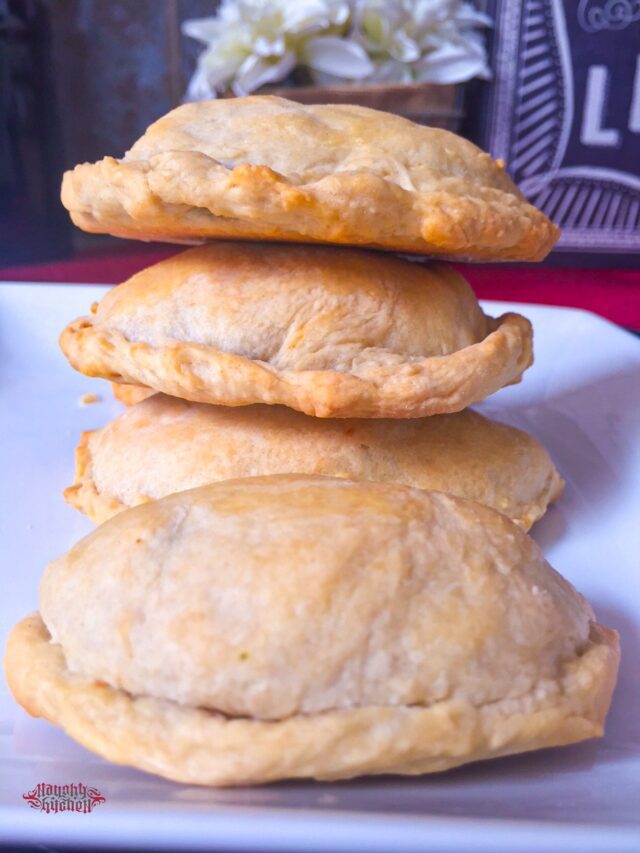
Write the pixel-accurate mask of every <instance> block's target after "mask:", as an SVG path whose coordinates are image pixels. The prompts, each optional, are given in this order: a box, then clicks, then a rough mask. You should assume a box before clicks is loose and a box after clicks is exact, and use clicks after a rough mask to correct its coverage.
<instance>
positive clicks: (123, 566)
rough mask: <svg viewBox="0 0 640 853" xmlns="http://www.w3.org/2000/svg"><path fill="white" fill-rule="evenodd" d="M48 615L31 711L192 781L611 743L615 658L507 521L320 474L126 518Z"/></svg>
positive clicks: (18, 658)
mask: <svg viewBox="0 0 640 853" xmlns="http://www.w3.org/2000/svg"><path fill="white" fill-rule="evenodd" d="M40 613H41V616H40V615H37V614H36V615H34V616H32V617H29V618H28V619H26V620H24V621H23V622H21V623H20V624H19V625H18V626H16V628H15V629H14V630H13V632H12V634H11V636H10V638H9V643H8V648H7V655H6V660H5V666H6V672H7V677H8V681H9V685H10V687H11V690H12V692H13V694H14V696H15V697H16V699H17V700H18V701H19V702H20V704H21V705H23V707H25V708H26V709H27V710H28V711H29V712H30V713H31V714H33V715H37V716H43V717H45V718H47V719H48V720H50V721H52V722H54V723H56V724H58V725H60V726H62V727H63V728H64V729H65V730H66V731H67V733H68V734H70V735H71V736H72V737H74V738H76V739H77V740H78V741H79V742H80V743H82V744H83V745H84V746H86V747H88V748H89V749H92V750H94V751H95V752H97V753H99V754H100V755H102V756H103V757H105V758H108V759H110V760H111V761H116V762H118V763H123V764H131V765H134V766H136V767H139V768H141V769H144V770H147V771H150V772H152V773H158V774H160V775H163V776H167V777H169V778H171V779H175V780H178V781H182V782H188V783H194V784H210V785H239V784H253V783H256V782H267V781H270V780H274V779H281V778H293V777H315V778H319V779H336V778H349V777H352V776H357V775H362V774H376V773H403V774H418V773H428V772H433V771H439V770H445V769H447V768H449V767H454V766H456V765H459V764H464V763H465V762H468V761H476V760H478V759H485V758H491V757H495V756H500V755H507V754H510V753H517V752H524V751H527V750H532V749H539V748H541V747H549V746H559V745H562V744H567V743H573V742H576V741H580V740H584V739H586V738H592V737H598V736H600V735H601V734H602V732H603V725H604V719H605V716H606V713H607V710H608V707H609V702H610V699H611V694H612V690H613V686H614V682H615V678H616V671H617V665H618V657H619V651H618V638H617V634H616V633H615V632H614V631H611V630H608V629H606V628H603V627H601V626H600V625H598V624H597V623H596V622H595V618H594V615H593V612H592V610H591V608H590V606H589V604H588V603H587V602H586V601H585V600H584V599H583V598H582V596H580V595H579V594H578V593H577V592H576V591H575V590H574V589H573V587H572V586H571V585H570V584H569V583H568V582H567V581H565V580H564V579H563V578H562V577H561V576H560V575H558V574H557V573H556V572H554V571H553V569H551V568H550V566H549V565H548V564H547V563H545V561H544V559H543V557H542V554H541V553H540V550H539V549H538V547H537V546H536V545H535V543H534V542H533V541H532V540H531V539H530V538H529V537H528V536H527V535H526V534H525V533H523V532H522V531H521V530H520V528H518V527H517V526H515V525H514V524H512V522H510V521H509V520H508V519H507V518H506V517H505V516H503V515H500V514H499V513H496V512H495V511H494V510H491V509H489V508H487V507H484V506H482V505H480V504H477V503H473V502H471V501H465V500H461V499H459V498H454V497H451V496H449V495H445V494H442V493H438V492H424V491H421V490H418V489H409V488H407V487H405V486H397V485H389V484H371V483H355V482H351V481H348V480H335V479H331V478H321V477H304V476H298V477H291V476H281V477H265V478H250V479H247V480H235V481H225V482H219V483H216V484H214V485H210V486H204V487H202V488H200V489H194V490H192V491H188V492H181V493H178V494H175V495H171V496H170V497H167V498H164V499H163V500H161V501H156V502H153V503H148V504H144V505H142V506H139V507H136V508H134V509H130V510H127V511H126V512H122V513H120V514H119V515H117V516H115V517H114V518H112V519H111V520H110V521H107V522H106V523H105V524H103V525H102V526H101V527H99V528H97V529H96V530H95V531H94V532H93V533H92V534H90V535H89V536H87V537H86V538H85V539H83V540H82V541H81V542H79V543H78V544H77V545H76V546H75V547H74V548H72V549H71V551H70V552H69V553H68V554H67V555H66V556H65V557H62V558H60V559H59V560H56V561H54V562H53V563H52V564H51V565H50V566H49V568H48V569H47V571H46V573H45V576H44V579H43V582H42V585H41V589H40ZM87 613H90V614H91V618H90V619H87V618H86V614H87Z"/></svg>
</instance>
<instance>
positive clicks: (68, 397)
mask: <svg viewBox="0 0 640 853" xmlns="http://www.w3.org/2000/svg"><path fill="white" fill-rule="evenodd" d="M103 292H104V288H102V287H89V286H79V285H71V286H60V285H52V286H48V285H24V284H19V285H4V286H2V287H0V322H1V339H0V341H1V347H2V351H1V357H0V419H1V421H0V447H1V448H2V455H3V459H2V468H1V469H0V470H1V472H2V473H1V475H0V476H1V478H2V489H1V491H2V494H1V501H2V503H1V505H0V525H1V526H0V542H1V543H2V545H1V549H2V550H1V559H2V584H3V586H2V588H3V590H4V592H3V594H2V596H1V601H0V629H1V632H2V636H1V637H0V640H1V641H2V642H3V643H4V638H5V636H6V633H7V632H8V630H9V628H10V626H11V625H12V624H13V623H14V622H15V621H17V620H18V619H19V618H20V617H21V616H23V615H25V614H27V613H29V612H30V611H32V610H34V609H36V601H37V598H36V590H37V585H38V579H39V577H40V574H41V572H42V569H43V567H44V565H45V563H46V562H47V561H48V560H49V559H51V558H52V557H54V556H57V555H58V554H60V553H62V552H63V551H65V550H66V549H67V548H68V547H69V546H70V545H71V544H72V543H73V542H75V541H76V540H77V539H78V538H79V537H80V536H81V535H83V534H84V533H86V532H88V531H89V530H90V529H91V525H90V524H89V523H88V522H87V521H86V520H85V519H84V518H83V517H82V516H80V515H79V514H78V513H76V512H74V510H72V509H70V508H69V507H67V506H66V504H65V503H64V502H63V500H62V498H61V497H60V492H61V490H62V488H63V487H64V486H65V485H68V484H69V482H70V480H71V476H72V469H73V462H72V454H73V448H74V445H75V443H76V440H77V438H78V434H79V432H80V430H82V429H88V428H92V427H96V426H98V425H100V424H102V423H104V422H105V421H106V420H107V419H108V418H110V417H112V416H114V415H115V414H116V413H117V411H118V409H119V407H118V406H117V404H116V403H115V402H113V400H112V399H111V396H110V393H109V389H108V388H107V386H106V384H105V383H102V382H100V381H99V380H90V379H86V378H84V377H82V376H80V375H79V374H77V373H74V371H73V370H71V368H70V367H69V366H68V365H67V364H66V362H65V360H64V358H63V357H62V355H61V354H60V352H59V351H58V348H57V344H56V341H57V336H58V333H59V332H60V330H61V328H62V327H63V326H64V325H65V323H66V322H67V321H69V320H70V319H71V318H73V317H76V316H77V315H79V314H82V313H86V311H87V309H88V307H89V305H90V303H91V302H92V301H93V300H95V299H99V298H100V296H101V294H102V293H103ZM486 307H487V309H488V310H489V312H490V313H500V312H502V311H504V310H506V309H508V308H510V307H512V306H507V305H504V304H501V303H493V304H488V305H487V306H486ZM515 307H516V309H517V310H518V309H520V310H522V311H523V313H525V314H526V315H527V316H529V317H530V318H531V320H532V321H533V323H534V326H535V334H536V338H535V342H536V363H535V365H534V367H533V368H531V370H529V371H528V372H527V373H526V375H525V379H524V382H523V383H522V384H521V385H519V386H515V387H512V388H507V389H505V390H503V391H500V392H499V393H498V394H496V395H495V396H493V397H492V398H491V399H490V400H489V401H488V402H487V403H485V404H484V405H483V406H482V407H481V408H482V409H483V410H484V411H486V412H488V413H489V414H491V415H494V416H496V417H499V418H501V419H503V420H505V421H508V422H510V423H513V424H515V425H517V426H522V427H524V428H526V429H528V430H529V431H530V432H532V433H533V434H534V435H536V436H537V437H538V438H540V439H541V440H542V441H543V442H544V444H545V445H546V446H547V447H548V448H549V450H550V452H551V454H552V455H553V457H554V459H555V461H556V463H557V465H558V467H559V468H560V470H561V472H562V474H563V475H564V477H565V478H566V480H567V489H566V492H565V495H564V497H563V498H562V500H561V502H560V503H559V505H558V506H556V507H554V508H552V509H551V510H550V512H549V513H548V515H547V516H546V517H545V518H544V519H543V521H542V522H541V523H539V524H538V525H537V527H536V529H535V537H536V539H537V540H538V541H539V542H540V543H541V545H542V546H543V547H544V549H545V551H546V553H547V555H548V557H549V559H550V561H551V562H552V564H553V565H554V566H555V567H556V568H558V569H559V570H560V571H561V572H562V573H564V574H565V575H566V576H567V577H568V578H569V579H570V580H571V581H572V582H573V583H574V584H575V585H576V586H577V587H578V588H579V589H580V590H581V591H582V592H584V593H585V594H586V595H587V596H588V598H589V599H590V600H591V601H592V603H593V604H594V606H595V609H596V611H597V613H598V615H599V617H600V620H601V621H602V622H603V623H605V624H606V625H611V626H613V627H615V628H617V629H618V631H620V633H621V635H622V649H623V658H622V660H623V663H622V672H621V676H620V681H619V684H618V688H617V690H616V693H615V697H614V702H613V709H612V711H611V715H610V717H609V722H608V728H607V735H606V737H605V738H604V739H603V740H601V741H599V742H591V743H586V744H582V745H578V746H573V747H566V748H564V749H560V750H555V751H545V752H540V753H535V754H531V755H525V756H520V757H514V758H508V759H501V760H499V761H494V762H487V763H484V764H477V765H475V766H472V767H467V768H462V769H459V770H455V771H452V772H449V773H447V774H445V775H440V776H431V777H424V778H422V779H401V778H378V779H368V780H362V781H358V782H344V783H340V784H315V783H311V782H308V783H283V784H277V785H270V786H266V787H262V788H253V789H245V790H207V789H203V788H195V787H187V786H180V785H174V784H171V783H169V782H165V781H163V780H161V779H156V778H154V777H153V776H148V775H146V774H144V773H140V772H137V771H135V770H130V769H128V768H122V767H117V766H114V765H110V764H107V763H106V762H104V761H102V760H101V759H99V758H97V757H95V756H94V755H92V754H91V753H89V752H87V751H85V750H84V749H82V748H81V747H80V746H78V745H76V744H75V743H73V742H72V741H71V740H69V739H68V738H67V737H66V736H65V735H63V734H62V733H60V732H59V731H57V730H56V729H55V728H54V727H52V726H50V725H48V724H47V723H44V722H42V721H37V720H31V719H30V718H29V717H28V716H27V715H26V714H25V713H23V712H22V711H20V710H19V709H18V708H16V706H15V704H14V703H13V701H12V700H11V698H10V696H9V694H8V691H7V689H6V687H4V685H3V690H2V693H1V694H0V737H1V740H0V760H1V761H2V769H1V773H0V822H1V828H0V841H4V842H5V843H17V842H19V841H22V842H27V841H29V842H31V843H50V844H63V843H67V842H68V843H72V842H73V843H75V844H77V845H80V846H86V845H89V844H96V845H100V844H108V845H110V846H112V847H116V848H117V847H118V846H127V847H131V846H136V845H137V846H139V847H145V846H146V847H155V848H157V849H160V848H162V849H169V850H179V849H194V850H195V849H204V848H207V849H215V850H224V849H227V850H229V849H232V850H254V849H255V850H263V851H267V850H303V849H304V850H327V851H340V850H348V851H355V850H370V851H378V850H380V851H389V850H394V851H402V850H412V851H415V850H422V849H437V850H455V851H465V850H471V849H473V850H476V851H477V850H491V851H495V850H498V849H508V850H510V851H518V850H531V849H537V850H554V851H557V850H559V849H561V848H562V849H563V850H576V851H577V850H580V851H585V850H603V849H607V850H614V849H615V850H623V849H625V850H636V851H637V850H639V849H640V701H639V700H640V679H639V677H638V661H639V660H640V630H639V629H640V581H639V579H640V341H638V340H637V339H635V338H634V337H632V336H631V335H630V334H628V333H626V332H624V331H622V330H621V329H619V328H617V327H615V326H613V325H611V324H609V323H607V322H606V321H604V320H601V319H599V318H597V317H595V316H593V315H591V314H587V313H585V312H582V311H573V310H569V309H563V308H547V307H539V306H533V305H525V306H515ZM86 392H95V393H97V394H99V395H101V397H102V401H101V402H100V403H98V404H96V405H92V406H87V407H84V408H83V407H80V406H79V404H78V400H79V398H80V396H81V395H82V394H83V393H86ZM38 782H49V783H57V784H64V783H68V782H83V783H85V784H87V785H89V784H90V785H93V786H95V787H97V788H98V789H99V790H100V791H101V792H102V793H103V794H104V795H105V796H106V798H107V801H106V803H105V804H103V805H100V806H98V807H97V808H96V809H95V810H94V811H93V812H92V813H91V814H89V815H85V814H82V815H74V814H58V815H46V814H43V813H41V812H37V811H34V810H32V809H30V808H29V807H28V805H27V803H26V802H24V801H23V800H22V794H23V793H24V792H26V791H27V790H29V789H31V788H33V787H34V785H36V784H37V783H38Z"/></svg>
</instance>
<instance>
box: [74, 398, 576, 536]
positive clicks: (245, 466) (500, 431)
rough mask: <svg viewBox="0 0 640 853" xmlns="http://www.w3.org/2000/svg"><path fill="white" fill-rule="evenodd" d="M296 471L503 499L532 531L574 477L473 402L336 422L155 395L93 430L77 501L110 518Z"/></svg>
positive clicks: (79, 469) (80, 465)
mask: <svg viewBox="0 0 640 853" xmlns="http://www.w3.org/2000/svg"><path fill="white" fill-rule="evenodd" d="M125 387H128V386H125ZM294 472H297V473H301V474H324V475H328V476H334V477H336V476H337V477H345V478H347V479H356V480H373V481H378V482H398V483H404V484H405V485H408V486H415V487H418V488H423V489H430V490H438V491H443V492H449V493H451V494H455V495H459V496H461V497H466V498H471V499H472V500H477V501H479V502H480V503H484V504H487V505H489V506H493V507H494V508H495V509H497V510H499V511H500V512H502V513H504V514H505V515H507V516H508V517H510V518H512V519H513V520H514V521H515V522H516V523H518V524H520V525H521V526H523V527H524V528H525V529H527V528H529V527H530V526H531V525H532V524H533V523H534V521H536V520H537V519H538V518H540V517H541V516H542V515H543V513H544V512H545V510H546V509H547V506H548V505H549V503H550V502H552V501H553V500H555V499H556V498H557V497H558V496H559V494H560V492H561V490H562V485H563V484H562V480H561V479H560V476H559V475H558V472H557V471H556V469H555V467H554V465H553V462H552V461H551V459H550V458H549V455H548V454H547V453H546V451H545V450H544V448H543V447H542V446H541V445H540V444H538V442H537V441H536V440H535V439H534V438H532V437H531V436H530V435H527V433H525V432H522V431H521V430H517V429H514V428H513V427H509V426H506V425H504V424H500V423H497V422H496V421H491V420H489V419H488V418H485V417H483V416H482V415H480V414H478V413H477V412H473V411H471V410H468V409H467V410H465V411H464V412H459V413H456V414H453V415H434V416H433V417H431V418H419V419H410V420H394V421H388V420H350V419H344V420H336V419H320V418H309V417H307V416H306V415H303V414H300V413H299V412H294V411H292V410H291V409H286V408H284V407H281V406H260V405H256V406H243V407H239V408H229V407H224V406H210V405H204V404H200V403H189V402H187V401H185V400H179V399H177V398H175V397H166V396H165V395H163V394H155V395H154V396H153V397H150V398H149V399H147V400H144V401H143V402H141V403H139V404H138V405H136V406H134V407H133V408H132V409H129V410H127V411H126V412H124V413H123V414H122V415H120V417H118V418H116V419H115V420H114V421H112V422H111V423H109V424H107V425H106V426H105V427H103V428H102V429H99V430H95V431H92V432H89V433H84V434H83V437H82V439H81V442H80V444H79V446H78V448H77V451H76V476H75V482H74V484H73V486H70V487H69V488H68V489H67V490H66V491H65V498H66V499H67V501H69V503H71V504H72V505H73V506H75V507H76V508H77V509H79V510H80V511H81V512H84V513H86V514H87V515H89V516H90V518H91V519H92V520H93V521H95V522H96V523H98V524H99V523H101V522H102V521H104V520H106V519H107V518H110V517H111V516H112V515H114V514H115V513H116V512H120V511H122V510H124V509H126V508H127V507H129V506H135V505H137V504H139V503H144V502H146V501H148V500H157V499H158V498H162V497H165V495H168V494H171V493H172V492H179V491H183V490H185V489H191V488H195V487H197V486H202V485H206V484H207V483H211V482H215V481H218V480H228V479H233V478H236V477H246V476H256V475H264V474H289V473H294Z"/></svg>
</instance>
